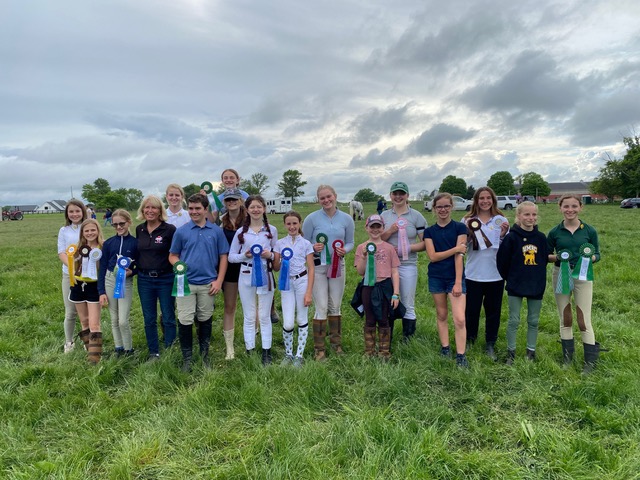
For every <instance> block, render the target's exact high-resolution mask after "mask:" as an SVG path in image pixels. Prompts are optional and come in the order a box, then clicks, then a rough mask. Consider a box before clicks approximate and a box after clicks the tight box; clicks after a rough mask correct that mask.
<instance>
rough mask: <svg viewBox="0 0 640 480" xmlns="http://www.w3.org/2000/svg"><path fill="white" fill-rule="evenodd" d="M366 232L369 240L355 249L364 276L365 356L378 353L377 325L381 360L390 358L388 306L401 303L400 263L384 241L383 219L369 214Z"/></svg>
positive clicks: (356, 262)
mask: <svg viewBox="0 0 640 480" xmlns="http://www.w3.org/2000/svg"><path fill="white" fill-rule="evenodd" d="M365 229H366V231H367V234H368V235H369V240H367V241H366V242H364V243H361V244H360V245H358V248H356V259H355V263H354V265H355V267H356V269H357V270H358V275H362V278H363V285H362V306H363V307H364V319H365V323H364V353H365V355H366V356H368V357H373V356H375V354H376V339H375V337H376V325H377V327H378V355H379V356H380V358H381V359H382V360H389V358H390V356H391V351H390V346H391V329H390V327H389V318H390V317H391V316H392V315H390V311H389V307H391V308H392V309H396V308H397V307H398V304H399V303H400V295H399V292H400V274H399V273H398V267H399V266H400V260H399V259H398V254H397V253H396V250H395V248H394V247H393V246H392V245H391V244H389V243H387V242H385V241H383V240H382V232H383V231H384V220H383V219H382V217H381V216H380V215H370V216H369V217H368V218H367V222H366V224H365Z"/></svg>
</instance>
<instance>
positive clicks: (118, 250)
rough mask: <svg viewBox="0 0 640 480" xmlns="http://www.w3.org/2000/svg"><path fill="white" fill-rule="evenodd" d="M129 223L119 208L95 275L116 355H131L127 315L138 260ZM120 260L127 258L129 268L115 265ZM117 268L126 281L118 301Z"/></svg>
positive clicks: (129, 327)
mask: <svg viewBox="0 0 640 480" xmlns="http://www.w3.org/2000/svg"><path fill="white" fill-rule="evenodd" d="M131 223H132V219H131V215H129V212H127V211H126V210H123V209H118V210H116V211H115V212H113V215H112V217H111V224H112V225H113V228H114V229H115V231H116V235H114V236H113V237H111V238H109V239H107V240H106V241H105V242H104V245H102V260H101V262H100V272H99V274H98V293H100V305H102V307H103V308H107V307H108V308H109V316H110V317H111V332H112V334H113V343H114V344H115V353H116V355H117V356H121V355H132V354H133V341H132V335H131V325H130V324H129V312H130V311H131V301H132V299H133V275H134V267H135V261H136V259H137V257H138V241H137V240H136V239H135V237H133V236H132V235H131V234H130V232H129V228H130V227H131ZM122 257H125V258H127V259H129V266H128V267H126V268H125V267H121V266H120V265H117V262H118V260H119V259H121V258H122ZM120 268H125V279H124V284H123V285H122V287H123V290H122V292H123V293H124V296H120V295H119V296H120V298H116V297H115V290H116V283H117V275H118V273H119V269H120Z"/></svg>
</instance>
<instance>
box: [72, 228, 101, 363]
mask: <svg viewBox="0 0 640 480" xmlns="http://www.w3.org/2000/svg"><path fill="white" fill-rule="evenodd" d="M102 243H103V238H102V230H101V229H100V224H99V223H98V221H97V220H93V219H88V220H85V221H84V222H82V225H80V241H79V243H78V246H77V248H76V249H75V251H74V252H73V262H74V263H73V265H74V268H73V277H71V272H70V281H71V291H70V293H69V300H70V301H71V302H73V303H74V304H75V306H76V311H77V312H78V317H80V325H81V326H82V331H81V332H80V333H79V334H78V336H79V337H80V338H81V339H82V341H83V342H84V345H85V347H86V349H87V351H88V353H89V362H90V363H92V364H94V365H95V364H97V363H98V362H99V361H100V358H101V357H102V328H101V326H100V295H99V293H98V268H99V265H100V258H101V257H102Z"/></svg>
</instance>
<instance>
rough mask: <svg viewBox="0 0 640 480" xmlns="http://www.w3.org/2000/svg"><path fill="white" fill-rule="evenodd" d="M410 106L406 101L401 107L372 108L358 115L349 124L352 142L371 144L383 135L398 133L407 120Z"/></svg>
mask: <svg viewBox="0 0 640 480" xmlns="http://www.w3.org/2000/svg"><path fill="white" fill-rule="evenodd" d="M410 107H411V104H410V103H407V104H405V105H403V106H401V107H391V108H387V109H386V110H380V109H378V108H372V109H370V110H369V111H367V112H365V113H363V114H362V115H358V117H357V118H356V119H355V120H354V121H353V122H352V124H351V129H352V130H353V132H354V133H353V140H354V142H356V143H360V144H371V143H375V142H377V141H378V140H380V138H382V136H384V135H394V134H396V133H398V132H399V131H400V130H402V128H403V127H404V126H405V124H406V123H407V121H408V117H407V112H408V110H409V108H410Z"/></svg>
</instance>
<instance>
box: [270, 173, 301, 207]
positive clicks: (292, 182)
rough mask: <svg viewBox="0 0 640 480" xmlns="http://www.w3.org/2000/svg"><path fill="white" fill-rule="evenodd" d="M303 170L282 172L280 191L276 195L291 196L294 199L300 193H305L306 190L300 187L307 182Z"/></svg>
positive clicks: (279, 184)
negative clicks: (303, 178) (303, 176)
mask: <svg viewBox="0 0 640 480" xmlns="http://www.w3.org/2000/svg"><path fill="white" fill-rule="evenodd" d="M300 177H302V172H300V171H298V170H287V171H286V172H284V173H283V174H282V181H280V182H279V183H278V191H277V193H276V195H281V196H283V197H291V199H292V200H293V201H295V200H296V198H298V197H299V196H300V195H304V191H302V190H300V187H304V186H305V185H306V184H307V182H306V181H303V180H302V179H301V178H300Z"/></svg>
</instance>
